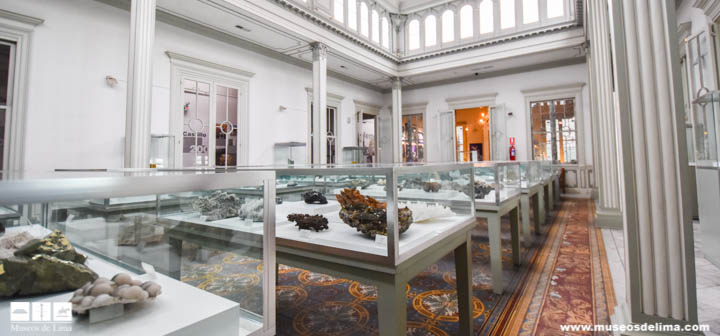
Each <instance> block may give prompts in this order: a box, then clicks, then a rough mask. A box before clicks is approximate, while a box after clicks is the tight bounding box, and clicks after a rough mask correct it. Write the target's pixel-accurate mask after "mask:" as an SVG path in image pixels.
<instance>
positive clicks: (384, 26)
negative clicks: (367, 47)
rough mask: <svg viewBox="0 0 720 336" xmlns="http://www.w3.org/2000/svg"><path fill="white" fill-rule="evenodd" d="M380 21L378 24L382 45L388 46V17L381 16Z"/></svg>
mask: <svg viewBox="0 0 720 336" xmlns="http://www.w3.org/2000/svg"><path fill="white" fill-rule="evenodd" d="M380 22H381V24H380V26H381V27H382V28H381V30H382V46H383V47H385V48H390V24H389V23H388V19H387V18H386V17H384V18H382V20H381V21H380Z"/></svg>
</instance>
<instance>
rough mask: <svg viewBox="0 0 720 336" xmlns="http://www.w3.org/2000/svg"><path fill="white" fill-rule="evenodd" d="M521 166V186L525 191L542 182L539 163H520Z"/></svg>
mask: <svg viewBox="0 0 720 336" xmlns="http://www.w3.org/2000/svg"><path fill="white" fill-rule="evenodd" d="M518 163H519V164H520V186H521V187H522V188H523V189H527V188H530V187H532V186H534V185H536V184H538V183H539V182H540V180H541V179H542V172H541V171H540V162H539V161H519V162H518Z"/></svg>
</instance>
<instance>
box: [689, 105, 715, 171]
mask: <svg viewBox="0 0 720 336" xmlns="http://www.w3.org/2000/svg"><path fill="white" fill-rule="evenodd" d="M693 105H694V108H693V120H692V124H693V130H694V134H695V136H694V137H693V140H694V142H695V146H694V147H695V164H696V166H697V167H718V144H720V138H719V136H720V135H718V133H717V129H718V116H717V114H718V112H720V91H713V92H709V93H706V94H704V95H702V96H700V98H698V99H696V100H695V101H694V102H693Z"/></svg>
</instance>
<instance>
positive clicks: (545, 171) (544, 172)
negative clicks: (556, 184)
mask: <svg viewBox="0 0 720 336" xmlns="http://www.w3.org/2000/svg"><path fill="white" fill-rule="evenodd" d="M539 162H540V176H541V177H542V180H544V181H547V180H549V179H551V178H552V174H553V162H552V161H550V160H543V161H539Z"/></svg>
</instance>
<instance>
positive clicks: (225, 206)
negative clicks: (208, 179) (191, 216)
mask: <svg viewBox="0 0 720 336" xmlns="http://www.w3.org/2000/svg"><path fill="white" fill-rule="evenodd" d="M241 205H242V199H240V197H238V196H237V195H235V194H229V193H226V192H224V191H220V190H218V191H215V192H213V193H212V194H210V195H208V196H205V197H200V198H198V199H197V200H195V201H194V202H193V207H194V208H195V209H197V210H199V211H200V214H202V215H203V216H207V219H206V220H207V221H208V222H212V221H216V220H220V219H225V218H231V217H237V215H238V209H239V208H240V206H241Z"/></svg>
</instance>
